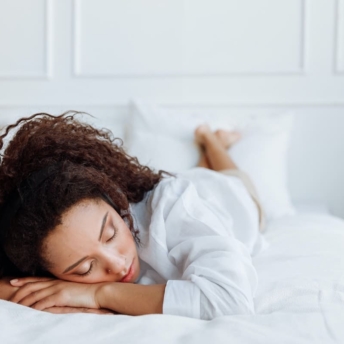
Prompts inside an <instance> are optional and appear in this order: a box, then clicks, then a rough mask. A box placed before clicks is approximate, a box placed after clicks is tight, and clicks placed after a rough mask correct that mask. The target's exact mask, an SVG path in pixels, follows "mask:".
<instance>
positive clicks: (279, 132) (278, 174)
mask: <svg viewBox="0 0 344 344" xmlns="http://www.w3.org/2000/svg"><path fill="white" fill-rule="evenodd" d="M293 117H294V116H293V115H292V114H290V113H283V114H272V115H271V114H270V115H261V114H260V115H244V116H243V115H238V114H228V113H227V114H224V115H223V114H222V115H218V116H216V115H214V114H211V115H205V114H202V115H201V114H197V113H196V114H194V113H190V111H185V110H184V111H180V110H174V109H165V108H161V107H159V106H157V105H154V104H149V103H145V102H142V101H139V100H133V101H131V102H130V115H129V117H128V121H127V123H126V129H125V136H124V147H125V149H126V151H127V152H128V153H129V154H130V155H132V156H136V157H137V158H138V160H139V162H140V163H141V164H144V165H148V166H149V167H151V168H153V169H155V170H159V169H162V170H166V171H171V172H181V171H185V170H188V169H190V168H192V167H194V166H196V165H197V162H198V160H199V153H200V152H199V147H198V146H197V145H196V144H195V142H194V130H195V128H196V127H197V126H198V125H199V124H201V123H205V122H206V123H208V124H209V125H210V127H211V128H212V130H216V129H218V128H224V129H228V130H239V131H240V132H241V133H242V139H241V140H240V141H238V142H237V143H236V144H235V145H233V147H231V148H230V149H229V151H228V152H229V154H230V155H231V157H232V158H233V161H234V162H235V163H236V165H237V166H238V167H239V169H241V170H243V171H245V172H246V173H247V174H248V175H249V176H250V177H251V179H252V181H253V183H254V184H255V186H256V189H257V192H258V195H259V197H260V199H261V202H262V205H263V208H264V210H265V213H266V218H267V220H268V221H269V220H271V219H275V218H278V217H281V216H284V215H293V214H295V208H294V206H293V205H292V203H291V200H290V195H289V191H288V187H287V151H288V146H289V140H290V134H291V129H292V124H293Z"/></svg>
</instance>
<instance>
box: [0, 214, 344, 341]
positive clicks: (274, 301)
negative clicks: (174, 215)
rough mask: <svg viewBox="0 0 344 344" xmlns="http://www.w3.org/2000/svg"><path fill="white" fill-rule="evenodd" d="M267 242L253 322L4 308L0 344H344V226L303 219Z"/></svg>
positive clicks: (259, 264)
mask: <svg viewBox="0 0 344 344" xmlns="http://www.w3.org/2000/svg"><path fill="white" fill-rule="evenodd" d="M266 238H267V240H268V241H269V242H270V247H269V248H268V249H267V250H266V251H264V252H262V253H261V254H259V255H258V256H256V257H255V258H254V265H255V266H256V268H257V272H258V276H259V288H258V290H257V294H256V298H255V306H256V312H257V314H255V315H252V316H249V315H247V316H245V315H241V316H226V317H221V318H216V319H214V320H212V321H203V320H197V319H190V318H183V317H178V316H168V315H146V316H139V317H131V316H124V315H92V314H69V315H56V314H50V313H45V312H39V311H35V310H33V309H30V308H27V307H23V306H19V305H16V304H12V303H10V302H6V301H0V343H4V344H5V343H6V344H7V343H8V344H11V343H38V344H39V343H44V344H45V343H59V344H60V343H61V341H62V340H63V342H64V343H83V344H87V343H98V342H99V343H104V344H105V343H116V344H118V343H127V344H128V343H129V344H130V343H150V344H152V343H209V342H213V343H214V342H216V343H231V344H232V343H264V344H269V343H273V344H275V343H344V326H343V323H344V279H343V275H344V221H343V220H341V219H339V218H336V217H333V216H331V215H327V214H320V215H319V214H314V213H313V214H312V213H309V212H308V213H304V214H302V213H301V214H300V213H299V214H298V215H296V216H290V217H285V218H280V219H278V220H275V221H273V222H271V223H270V224H269V225H268V228H267V231H266Z"/></svg>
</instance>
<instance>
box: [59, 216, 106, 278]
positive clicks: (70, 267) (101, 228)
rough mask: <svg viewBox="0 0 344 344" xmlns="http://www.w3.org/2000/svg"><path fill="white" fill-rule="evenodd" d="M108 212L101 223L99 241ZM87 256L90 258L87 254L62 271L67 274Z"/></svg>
mask: <svg viewBox="0 0 344 344" xmlns="http://www.w3.org/2000/svg"><path fill="white" fill-rule="evenodd" d="M108 214H109V212H107V213H106V214H105V216H104V217H103V221H102V225H101V227H100V233H99V238H98V241H100V239H101V238H102V235H103V231H104V228H105V223H106V220H107V217H108ZM86 258H88V256H85V257H83V258H81V259H79V260H78V261H77V262H75V263H74V264H72V265H71V266H69V267H68V268H67V269H66V270H65V271H63V272H62V273H63V274H65V273H67V272H68V271H70V270H73V269H74V268H75V267H76V266H77V265H79V264H80V263H81V262H82V261H84V260H85V259H86Z"/></svg>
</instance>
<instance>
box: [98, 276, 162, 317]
mask: <svg viewBox="0 0 344 344" xmlns="http://www.w3.org/2000/svg"><path fill="white" fill-rule="evenodd" d="M165 287H166V285H165V284H154V285H140V284H131V283H116V282H114V283H105V284H104V285H103V286H102V287H101V288H100V289H99V291H98V294H97V297H96V298H97V300H98V303H99V307H100V308H107V309H111V310H113V311H115V312H118V313H121V314H128V315H144V314H162V306H163V301H164V293H165Z"/></svg>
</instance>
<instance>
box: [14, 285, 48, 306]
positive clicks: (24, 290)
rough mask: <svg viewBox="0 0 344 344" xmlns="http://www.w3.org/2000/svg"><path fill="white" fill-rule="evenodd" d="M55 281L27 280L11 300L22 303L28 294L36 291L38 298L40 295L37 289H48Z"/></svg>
mask: <svg viewBox="0 0 344 344" xmlns="http://www.w3.org/2000/svg"><path fill="white" fill-rule="evenodd" d="M53 284H54V282H53V281H50V280H49V281H44V282H27V283H26V284H24V285H23V286H22V287H21V288H19V290H18V291H17V292H16V293H15V294H14V295H13V296H12V297H11V298H10V300H9V301H11V302H15V303H20V302H21V301H22V300H23V299H24V298H25V297H26V296H28V295H30V294H32V293H35V294H36V296H35V297H36V298H37V297H38V293H37V291H39V290H41V289H46V288H48V287H50V286H51V285H53Z"/></svg>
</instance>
